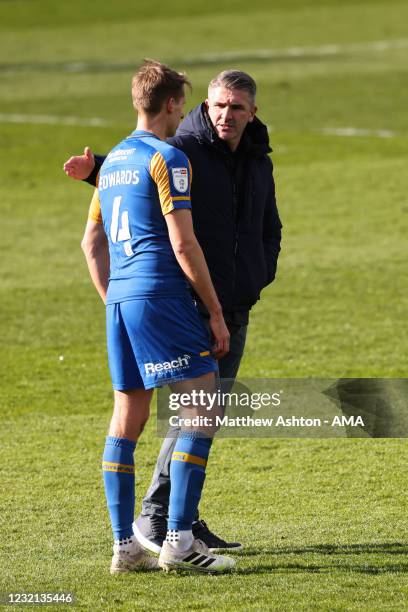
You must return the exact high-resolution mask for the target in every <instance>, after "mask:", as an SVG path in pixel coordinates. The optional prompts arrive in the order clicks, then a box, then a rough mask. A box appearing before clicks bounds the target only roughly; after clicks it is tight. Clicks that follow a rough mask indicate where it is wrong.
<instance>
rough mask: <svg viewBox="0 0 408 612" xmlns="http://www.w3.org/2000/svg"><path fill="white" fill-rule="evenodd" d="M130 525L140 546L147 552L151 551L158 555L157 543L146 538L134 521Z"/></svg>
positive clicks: (158, 547)
mask: <svg viewBox="0 0 408 612" xmlns="http://www.w3.org/2000/svg"><path fill="white" fill-rule="evenodd" d="M132 527H133V533H134V534H135V536H136V539H137V541H138V542H139V544H140V546H141V547H142V548H144V550H147V551H148V552H152V553H154V554H155V555H160V552H161V546H158V545H157V544H155V543H154V542H151V541H150V540H149V539H148V538H146V537H145V536H144V535H143V533H142V532H141V531H140V530H139V529H138V527H137V525H136V522H134V523H133V525H132Z"/></svg>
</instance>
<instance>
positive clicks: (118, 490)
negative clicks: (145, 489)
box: [102, 436, 136, 540]
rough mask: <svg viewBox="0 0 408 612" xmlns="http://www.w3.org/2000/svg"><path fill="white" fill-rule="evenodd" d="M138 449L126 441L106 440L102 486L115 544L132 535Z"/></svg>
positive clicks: (123, 439) (129, 441)
mask: <svg viewBox="0 0 408 612" xmlns="http://www.w3.org/2000/svg"><path fill="white" fill-rule="evenodd" d="M135 448H136V442H132V441H131V440H127V439H126V438H114V437H112V436H107V438H106V442H105V451H104V453H103V461H102V470H103V482H104V485H105V495H106V501H107V504H108V509H109V515H110V520H111V524H112V531H113V536H114V538H115V540H121V539H123V538H130V537H131V536H132V535H133V529H132V523H133V518H134V513H135V463H134V458H133V453H134V451H135Z"/></svg>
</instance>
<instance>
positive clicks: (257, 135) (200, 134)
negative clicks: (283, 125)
mask: <svg viewBox="0 0 408 612" xmlns="http://www.w3.org/2000/svg"><path fill="white" fill-rule="evenodd" d="M186 135H189V136H194V137H195V138H196V139H197V140H198V141H199V142H200V143H206V144H208V145H211V146H215V147H217V148H220V149H224V150H225V148H226V145H225V143H224V142H223V141H222V140H221V139H220V138H219V137H218V135H217V133H216V131H215V130H214V127H213V125H212V123H211V120H210V118H209V116H208V114H207V111H206V109H205V105H204V102H203V103H201V104H199V105H198V106H196V107H195V108H193V110H192V111H190V112H189V114H188V115H187V117H186V118H185V119H184V120H183V121H182V123H181V124H180V125H179V127H178V129H177V132H176V137H177V136H186ZM241 143H242V145H244V146H245V149H246V150H247V151H248V152H249V153H251V154H252V155H254V156H262V155H265V154H267V153H270V152H271V151H272V149H271V147H270V146H269V135H268V129H267V127H266V125H265V124H264V123H262V121H260V120H259V119H258V117H256V116H255V118H254V120H253V121H252V123H248V125H247V126H246V128H245V130H244V133H243V135H242V138H241ZM241 143H240V146H241Z"/></svg>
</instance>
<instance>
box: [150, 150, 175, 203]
mask: <svg viewBox="0 0 408 612" xmlns="http://www.w3.org/2000/svg"><path fill="white" fill-rule="evenodd" d="M150 176H151V177H152V179H153V180H154V182H155V183H156V185H157V190H158V192H159V200H160V205H161V209H162V213H163V215H167V213H169V212H170V211H172V210H173V208H174V206H173V201H172V198H171V190H170V179H169V173H168V172H167V166H166V162H165V161H164V158H163V155H162V154H161V153H160V152H159V151H156V153H155V154H154V155H153V157H152V159H151V161H150Z"/></svg>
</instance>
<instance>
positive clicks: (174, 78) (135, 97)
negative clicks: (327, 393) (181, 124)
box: [132, 59, 191, 115]
mask: <svg viewBox="0 0 408 612" xmlns="http://www.w3.org/2000/svg"><path fill="white" fill-rule="evenodd" d="M184 85H188V87H189V88H190V89H191V83H190V81H189V80H188V79H187V77H186V75H185V74H184V73H182V72H176V71H175V70H172V69H171V68H169V66H166V64H162V63H161V62H157V61H155V60H151V59H145V60H143V64H142V66H141V67H140V68H139V70H138V71H137V72H136V74H135V75H134V77H133V79H132V101H133V106H134V108H135V109H136V110H137V111H144V112H145V113H148V114H150V115H157V114H158V113H159V112H160V111H161V109H162V107H163V104H164V102H165V101H166V100H167V99H168V98H174V99H175V100H179V99H180V98H181V97H182V96H183V94H184Z"/></svg>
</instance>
